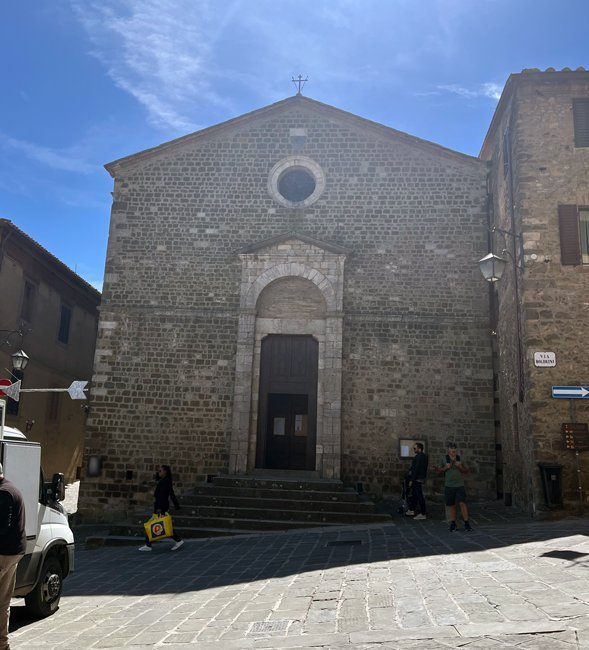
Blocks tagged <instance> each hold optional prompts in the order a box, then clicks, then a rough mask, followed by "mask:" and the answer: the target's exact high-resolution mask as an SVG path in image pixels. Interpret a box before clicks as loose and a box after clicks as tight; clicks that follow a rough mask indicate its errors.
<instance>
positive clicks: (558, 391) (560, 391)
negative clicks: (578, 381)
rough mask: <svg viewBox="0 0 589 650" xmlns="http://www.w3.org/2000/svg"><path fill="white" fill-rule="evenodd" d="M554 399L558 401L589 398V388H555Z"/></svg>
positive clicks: (553, 389) (553, 391) (553, 388)
mask: <svg viewBox="0 0 589 650" xmlns="http://www.w3.org/2000/svg"><path fill="white" fill-rule="evenodd" d="M552 397H556V398H557V399H583V398H584V397H586V398H589V386H553V387H552Z"/></svg>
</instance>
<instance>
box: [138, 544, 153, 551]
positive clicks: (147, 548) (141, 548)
mask: <svg viewBox="0 0 589 650" xmlns="http://www.w3.org/2000/svg"><path fill="white" fill-rule="evenodd" d="M139 550H140V551H151V546H147V544H144V545H143V546H140V547H139Z"/></svg>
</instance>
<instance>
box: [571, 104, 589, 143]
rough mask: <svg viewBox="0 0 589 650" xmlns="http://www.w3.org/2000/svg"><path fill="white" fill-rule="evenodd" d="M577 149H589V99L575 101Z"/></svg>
mask: <svg viewBox="0 0 589 650" xmlns="http://www.w3.org/2000/svg"><path fill="white" fill-rule="evenodd" d="M573 124H574V129H575V147H589V99H573Z"/></svg>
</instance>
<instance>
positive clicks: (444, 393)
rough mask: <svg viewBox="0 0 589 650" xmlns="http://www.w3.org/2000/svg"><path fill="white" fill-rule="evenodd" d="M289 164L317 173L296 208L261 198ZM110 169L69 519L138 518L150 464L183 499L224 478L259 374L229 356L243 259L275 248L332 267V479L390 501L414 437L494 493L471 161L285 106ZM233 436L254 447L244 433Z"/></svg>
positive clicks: (298, 101)
mask: <svg viewBox="0 0 589 650" xmlns="http://www.w3.org/2000/svg"><path fill="white" fill-rule="evenodd" d="M293 132H295V133H296V134H297V138H295V139H293V138H292V133H293ZM294 154H297V155H304V156H305V157H308V158H310V159H311V160H313V161H314V162H315V163H316V165H318V166H319V167H320V169H321V170H322V173H323V174H324V187H322V188H321V192H322V193H321V195H320V196H319V197H318V198H317V200H316V201H315V202H314V203H312V204H310V205H305V206H304V207H291V206H289V205H283V204H281V203H279V202H278V201H276V200H275V199H274V198H273V196H272V193H271V191H269V176H270V175H271V172H272V170H273V169H276V168H277V165H278V164H279V163H280V161H281V160H289V156H293V155H294ZM110 169H111V171H112V173H113V174H114V176H115V190H114V201H113V208H112V218H111V231H110V238H109V246H108V253H107V263H106V276H105V286H104V295H103V308H102V313H101V323H100V329H99V339H98V345H97V353H96V367H95V376H94V379H93V391H92V408H91V417H90V420H89V434H88V445H87V454H96V455H100V456H102V457H103V458H104V464H103V468H104V472H103V475H102V476H100V477H96V478H87V479H86V480H85V481H84V482H83V486H82V492H81V501H82V506H81V508H82V509H83V510H85V511H86V512H88V513H90V512H93V513H94V514H97V513H99V512H100V511H101V510H102V511H105V509H106V505H107V504H108V508H109V514H110V515H112V514H113V513H115V512H121V511H124V510H127V509H132V508H134V507H135V506H136V505H137V504H138V503H139V502H146V501H148V500H149V487H148V486H149V479H150V477H151V475H152V473H153V471H154V467H155V466H156V465H157V464H158V463H162V462H169V463H170V464H171V465H172V467H173V468H174V470H175V473H176V477H177V482H178V485H179V487H180V488H186V487H188V486H190V485H192V484H194V482H195V481H196V480H199V479H201V478H202V477H203V476H205V475H207V474H215V473H218V472H227V471H228V470H229V453H230V449H231V444H232V442H231V441H232V440H233V439H234V438H232V436H234V432H235V427H236V422H235V413H236V411H235V396H236V395H238V394H239V391H237V393H236V385H237V386H239V385H244V382H245V383H247V376H248V373H249V376H250V378H252V381H253V380H254V375H255V367H248V364H247V363H245V364H244V357H243V354H242V352H240V348H239V345H240V341H242V335H245V336H246V337H247V336H250V334H249V333H251V332H253V330H254V329H255V318H256V314H255V308H254V309H253V311H252V312H251V313H249V314H247V313H245V312H244V305H243V301H242V298H243V295H244V293H243V287H244V270H243V269H244V266H243V259H242V257H241V256H242V251H243V250H244V248H247V247H251V246H256V245H257V244H259V242H262V241H263V240H265V239H268V238H272V237H280V236H281V235H283V234H285V233H298V234H299V235H301V236H302V237H303V241H307V242H308V240H309V239H313V240H315V241H319V242H327V243H328V244H331V245H333V246H335V247H340V248H341V249H342V250H344V249H345V251H347V252H346V253H345V258H346V262H345V271H344V269H343V263H342V266H341V270H340V271H339V273H340V277H339V278H336V279H335V286H339V289H336V290H335V297H336V304H337V302H338V300H339V306H338V307H337V309H336V311H338V310H339V312H340V313H339V315H337V314H332V316H333V318H335V320H337V324H336V323H335V320H334V324H333V327H331V328H329V327H328V328H327V330H326V332H327V335H326V336H327V339H329V340H332V341H335V340H336V339H337V338H338V337H340V340H341V348H340V351H339V352H334V354H336V357H337V355H339V357H340V359H339V360H338V358H336V357H333V360H332V361H331V362H330V363H332V364H334V365H335V366H337V364H338V363H339V364H341V366H342V370H341V388H340V389H339V390H340V393H341V396H342V400H341V413H340V415H339V416H338V417H341V440H340V443H341V451H340V452H339V453H340V460H341V468H342V474H341V478H342V480H343V481H344V482H345V483H347V484H352V483H355V482H357V481H362V482H363V483H365V484H366V488H367V489H369V490H371V491H374V492H376V493H379V492H381V491H382V490H383V489H384V490H387V489H390V490H392V491H393V492H395V493H397V491H398V486H399V483H400V479H401V477H402V475H403V473H404V472H405V471H406V469H407V464H406V463H407V461H400V460H399V459H398V438H399V437H405V436H406V435H407V434H415V435H419V436H420V437H424V438H426V439H427V441H428V445H429V450H430V453H431V454H433V457H434V459H435V460H437V456H438V455H441V454H442V453H443V451H444V446H445V443H446V441H447V440H448V439H449V438H453V439H456V440H457V442H458V443H459V444H460V445H461V446H462V447H463V452H464V455H465V458H468V459H469V461H470V463H471V464H472V465H473V466H474V468H475V469H476V473H475V474H474V475H473V477H472V478H471V479H470V480H471V485H470V489H471V492H472V493H473V494H474V495H485V496H494V468H493V465H494V453H495V452H494V439H493V404H492V395H493V393H492V371H491V352H490V350H491V348H490V341H489V335H488V318H489V314H488V298H487V293H486V290H485V287H484V286H482V285H481V280H480V275H479V271H478V268H477V266H476V261H477V260H478V259H479V258H480V257H482V256H483V255H484V254H485V253H486V252H487V251H486V247H487V242H486V219H487V216H486V190H485V179H486V166H485V165H484V164H482V163H480V162H478V161H476V160H474V159H472V158H468V157H467V156H462V155H460V154H456V153H454V152H450V151H447V150H444V149H442V148H441V147H437V146H436V145H432V144H429V143H424V142H422V141H419V140H417V139H415V138H411V137H410V136H407V135H405V134H400V133H397V132H394V131H392V130H389V129H385V128H384V127H380V126H378V125H374V124H372V123H369V122H366V121H364V120H361V119H359V118H356V117H354V116H350V115H348V114H345V113H343V112H340V111H337V110H335V109H331V108H329V107H325V106H323V105H320V104H318V103H316V102H313V101H311V100H307V99H305V98H293V99H291V100H287V101H285V102H283V103H282V104H281V105H280V106H279V107H278V108H276V109H272V110H270V109H265V110H264V111H261V112H260V113H259V114H255V113H254V114H253V115H251V116H249V117H247V116H246V118H240V119H238V120H237V121H235V122H233V123H229V124H228V125H225V126H222V127H218V128H217V129H215V128H213V129H210V130H207V131H206V132H204V133H202V134H200V135H199V134H196V136H194V137H191V136H189V137H187V138H184V139H181V140H180V141H178V142H176V143H172V144H170V145H166V146H164V147H162V148H161V149H159V150H155V151H154V152H152V153H151V154H149V153H148V154H141V155H139V156H137V157H135V158H133V157H132V158H130V159H127V160H124V161H122V162H120V163H114V164H113V165H111V166H110ZM305 238H307V239H305ZM303 248H304V247H303ZM311 249H312V244H309V245H308V246H307V251H305V250H303V251H302V252H301V254H302V255H303V256H305V255H308V254H310V253H309V251H311ZM333 254H334V255H335V256H336V257H337V255H339V254H341V255H344V253H333ZM277 255H278V258H277V259H276V260H275V262H274V263H275V265H277V266H280V265H281V264H285V263H286V253H285V256H283V257H282V258H280V254H278V253H277ZM254 266H255V265H253V266H252V265H250V267H249V268H252V269H253V268H254ZM262 266H264V265H263V264H262ZM260 272H261V271H260ZM293 275H297V274H296V273H295V274H293ZM298 275H300V276H301V277H307V276H305V275H304V273H303V272H301V273H300V274H298ZM307 279H309V278H308V277H307ZM250 281H251V282H252V283H253V284H255V282H256V279H255V278H254V277H253V276H252V278H250V279H248V280H247V282H250ZM247 282H246V284H247ZM330 283H331V284H333V282H331V280H330ZM338 283H340V284H339V285H338ZM338 291H339V292H340V293H339V295H340V296H341V298H339V299H338V298H337V296H338ZM240 305H241V306H240ZM327 309H328V316H329V310H330V308H329V306H328V308H327ZM248 319H249V320H248ZM262 320H272V319H262ZM328 320H329V319H328ZM338 328H339V331H338ZM244 333H245V334H244ZM336 348H337V346H336V347H335V348H334V350H336ZM236 363H237V369H238V372H237V379H236ZM243 373H245V375H244V374H243ZM239 377H241V378H239ZM252 386H253V388H254V389H255V381H253V383H252ZM334 399H335V398H334ZM338 408H339V406H338ZM254 411H255V409H254ZM238 426H242V427H245V430H248V428H249V434H251V432H252V429H251V427H252V421H251V417H250V418H249V419H248V417H246V416H244V417H243V418H242V419H241V425H238ZM235 449H238V448H235ZM239 449H240V451H239V452H236V453H237V455H238V456H239V454H240V453H242V454H243V453H247V452H246V451H245V450H244V449H243V447H242V448H239ZM334 453H335V450H334ZM331 462H333V463H336V464H337V458H335V457H334V458H333V459H332V461H331ZM439 489H440V483H439V481H438V482H435V483H434V484H433V487H432V490H434V491H438V492H439Z"/></svg>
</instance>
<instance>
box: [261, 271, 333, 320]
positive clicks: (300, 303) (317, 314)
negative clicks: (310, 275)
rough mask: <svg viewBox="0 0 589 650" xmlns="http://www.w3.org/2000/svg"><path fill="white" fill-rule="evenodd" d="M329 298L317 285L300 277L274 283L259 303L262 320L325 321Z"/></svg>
mask: <svg viewBox="0 0 589 650" xmlns="http://www.w3.org/2000/svg"><path fill="white" fill-rule="evenodd" d="M326 311H327V305H326V303H325V296H324V295H323V293H322V292H321V291H320V290H319V288H318V287H317V285H316V284H314V283H313V282H311V280H307V278H302V277H301V276H299V275H286V276H284V277H282V278H278V279H276V280H273V281H272V282H270V283H269V284H267V285H266V286H265V287H264V289H262V291H261V292H260V295H259V296H258V300H257V302H256V315H257V317H258V318H279V319H280V318H282V319H284V318H295V319H325V317H326Z"/></svg>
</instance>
